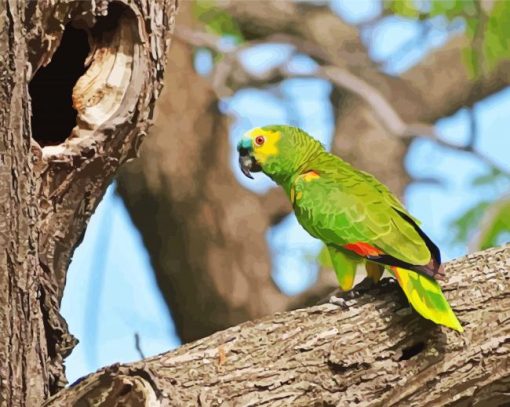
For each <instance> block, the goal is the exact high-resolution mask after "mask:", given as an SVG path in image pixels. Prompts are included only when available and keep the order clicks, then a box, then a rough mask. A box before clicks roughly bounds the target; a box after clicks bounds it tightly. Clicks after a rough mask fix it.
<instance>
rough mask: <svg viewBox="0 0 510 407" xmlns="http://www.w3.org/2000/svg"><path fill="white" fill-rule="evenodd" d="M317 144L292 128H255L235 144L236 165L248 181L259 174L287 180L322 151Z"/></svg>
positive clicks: (278, 179) (304, 133)
mask: <svg viewBox="0 0 510 407" xmlns="http://www.w3.org/2000/svg"><path fill="white" fill-rule="evenodd" d="M323 150H324V147H323V146H322V144H321V143H319V142H318V141H317V140H315V139H314V138H313V137H311V136H310V135H309V134H308V133H306V132H305V131H303V130H301V129H299V128H297V127H292V126H283V125H274V126H264V127H256V128H254V129H252V130H250V131H248V132H246V133H245V134H244V135H243V137H242V138H241V140H240V141H239V143H238V144H237V151H238V152H239V166H240V167H241V171H242V172H243V174H244V175H246V176H247V177H248V178H253V177H252V175H251V173H252V172H259V171H263V172H264V173H265V174H266V175H268V176H269V177H271V178H272V179H273V180H275V181H276V182H278V183H282V182H285V180H287V179H290V178H291V177H292V176H293V175H294V174H295V173H296V172H297V171H299V170H300V168H301V167H302V166H303V165H304V164H305V163H306V162H307V160H309V159H310V158H311V157H312V156H313V155H315V154H317V153H318V152H320V151H323Z"/></svg>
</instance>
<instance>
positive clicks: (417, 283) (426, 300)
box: [391, 267, 464, 332]
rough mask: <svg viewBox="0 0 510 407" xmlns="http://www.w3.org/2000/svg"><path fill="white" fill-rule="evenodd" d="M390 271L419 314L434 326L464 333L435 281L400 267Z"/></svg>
mask: <svg viewBox="0 0 510 407" xmlns="http://www.w3.org/2000/svg"><path fill="white" fill-rule="evenodd" d="M391 271H393V273H394V274H395V277H396V279H397V281H398V283H399V284H400V287H402V290H404V293H405V295H406V297H407V299H408V300H409V302H410V303H411V305H412V306H413V308H414V309H415V310H416V311H417V312H418V313H419V314H421V315H422V316H423V317H424V318H427V319H430V320H431V321H433V322H435V323H436V324H440V325H444V326H447V327H449V328H452V329H455V330H456V331H459V332H464V329H463V328H462V326H461V325H460V322H459V320H458V319H457V317H456V316H455V314H454V313H453V311H452V309H451V307H450V304H448V301H447V300H446V298H445V297H444V295H443V292H442V291H441V286H440V285H439V284H438V282H437V281H435V280H434V279H432V278H430V277H427V276H424V275H422V274H419V273H417V272H415V271H410V270H406V269H403V268H400V267H391Z"/></svg>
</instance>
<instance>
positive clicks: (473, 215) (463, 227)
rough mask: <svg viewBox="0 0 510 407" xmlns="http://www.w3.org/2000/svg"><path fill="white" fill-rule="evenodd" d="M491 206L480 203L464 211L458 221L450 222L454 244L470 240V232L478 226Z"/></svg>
mask: <svg viewBox="0 0 510 407" xmlns="http://www.w3.org/2000/svg"><path fill="white" fill-rule="evenodd" d="M490 205H491V203H490V202H487V201H482V202H479V203H477V204H476V205H475V206H473V207H471V208H469V209H468V210H467V211H465V212H464V213H463V214H462V215H460V217H459V218H458V219H456V220H455V221H453V222H452V225H451V226H452V228H453V236H452V240H453V241H454V242H455V243H466V242H467V241H468V240H469V239H470V238H471V232H472V231H473V229H475V228H476V226H477V225H479V224H480V221H481V219H482V217H483V214H484V213H485V211H486V210H487V208H488V207H489V206H490Z"/></svg>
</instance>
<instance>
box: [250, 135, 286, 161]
mask: <svg viewBox="0 0 510 407" xmlns="http://www.w3.org/2000/svg"><path fill="white" fill-rule="evenodd" d="M244 136H245V137H246V138H249V139H250V140H251V143H252V146H253V156H254V157H255V159H256V160H257V161H258V162H259V163H260V164H262V165H263V164H264V163H265V162H266V161H267V159H268V158H269V157H272V156H275V155H277V154H278V141H279V140H280V139H281V137H282V135H281V133H280V132H279V131H276V130H264V129H262V128H260V127H256V128H254V129H252V130H250V131H248V132H247V133H246V134H245V135H244ZM261 137H262V138H263V143H262V144H260V143H257V141H260V140H262V139H261Z"/></svg>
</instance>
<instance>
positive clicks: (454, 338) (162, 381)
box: [45, 246, 510, 407]
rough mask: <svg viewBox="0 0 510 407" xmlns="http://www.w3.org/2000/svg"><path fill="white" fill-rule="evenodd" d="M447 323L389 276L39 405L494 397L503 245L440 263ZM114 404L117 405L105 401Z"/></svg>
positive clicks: (501, 376)
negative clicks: (350, 296)
mask: <svg viewBox="0 0 510 407" xmlns="http://www.w3.org/2000/svg"><path fill="white" fill-rule="evenodd" d="M446 272H447V276H449V277H448V282H447V283H446V284H444V292H445V295H446V297H447V298H448V300H449V301H450V303H451V304H452V307H453V308H454V309H455V311H456V313H457V315H458V317H459V319H460V321H461V322H462V324H463V326H464V328H465V333H464V334H459V333H457V332H455V331H452V330H449V329H447V328H442V327H439V326H436V325H434V324H432V323H431V322H430V321H427V320H424V319H422V318H421V317H420V316H418V315H417V314H416V313H414V312H411V310H410V308H408V306H407V305H406V301H405V299H404V297H403V296H402V295H401V294H400V289H399V288H397V286H396V285H395V284H388V285H386V286H383V287H379V288H376V289H374V290H372V291H370V292H368V293H367V294H364V295H362V296H360V297H358V298H356V299H354V300H351V301H349V303H348V304H349V309H348V310H344V309H341V308H338V307H336V306H334V305H330V304H326V305H322V306H316V307H312V308H308V309H301V310H297V311H292V312H288V313H283V314H275V315H274V316H272V317H267V318H265V319H262V320H260V321H257V322H247V323H244V324H242V325H240V326H236V327H233V328H230V329H227V330H225V331H222V332H218V333H215V334H214V335H212V336H210V337H207V338H204V339H202V340H199V341H197V342H194V343H190V344H187V345H184V346H182V347H180V348H179V349H177V350H175V351H173V352H168V353H165V354H162V355H159V356H156V357H153V358H149V359H146V360H143V361H141V362H137V363H133V364H130V365H115V366H111V367H108V368H105V369H102V370H100V371H99V372H97V373H94V374H92V375H90V376H88V377H86V378H84V379H82V380H81V381H79V382H78V383H76V384H74V385H72V386H71V387H70V388H68V389H65V390H63V391H62V392H61V393H59V394H57V395H56V396H55V397H54V398H52V399H51V400H50V401H49V402H48V403H47V404H45V406H47V407H48V406H67V405H99V404H100V403H101V402H102V403H104V404H101V405H120V404H122V405H130V406H179V407H181V406H195V405H201V406H259V405H271V406H288V405H292V406H310V405H342V406H344V405H356V406H406V407H407V406H420V407H421V406H425V405H426V406H491V407H497V406H504V405H508V404H509V403H510V393H509V392H508V389H509V387H510V246H506V247H503V248H496V249H490V250H487V251H484V252H479V253H474V254H471V255H469V256H467V257H465V258H462V259H459V260H456V261H453V262H450V263H448V264H447V265H446ZM115 403H117V404H115Z"/></svg>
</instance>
